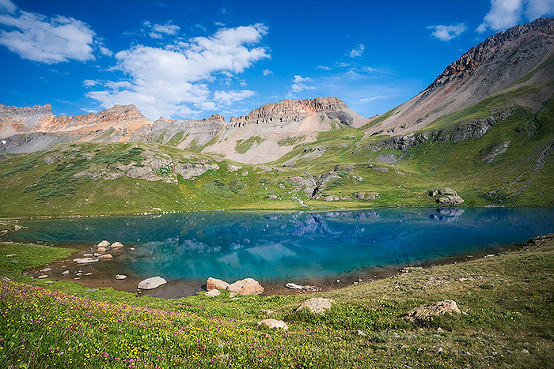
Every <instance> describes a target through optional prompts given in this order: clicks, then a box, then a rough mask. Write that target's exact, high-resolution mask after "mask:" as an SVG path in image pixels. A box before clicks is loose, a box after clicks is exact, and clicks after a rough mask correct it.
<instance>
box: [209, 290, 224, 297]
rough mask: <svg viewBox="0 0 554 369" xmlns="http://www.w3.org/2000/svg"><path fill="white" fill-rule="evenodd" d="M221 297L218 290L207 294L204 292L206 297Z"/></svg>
mask: <svg viewBox="0 0 554 369" xmlns="http://www.w3.org/2000/svg"><path fill="white" fill-rule="evenodd" d="M219 295H221V292H220V291H219V290H210V291H208V292H206V296H208V297H216V296H219Z"/></svg>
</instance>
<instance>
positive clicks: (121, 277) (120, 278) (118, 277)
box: [115, 274, 127, 281]
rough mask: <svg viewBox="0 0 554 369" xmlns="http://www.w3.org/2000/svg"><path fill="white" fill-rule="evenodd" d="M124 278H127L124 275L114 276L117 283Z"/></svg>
mask: <svg viewBox="0 0 554 369" xmlns="http://www.w3.org/2000/svg"><path fill="white" fill-rule="evenodd" d="M126 278H127V276H126V275H125V274H116V275H115V279H117V280H118V281H122V280H124V279H126Z"/></svg>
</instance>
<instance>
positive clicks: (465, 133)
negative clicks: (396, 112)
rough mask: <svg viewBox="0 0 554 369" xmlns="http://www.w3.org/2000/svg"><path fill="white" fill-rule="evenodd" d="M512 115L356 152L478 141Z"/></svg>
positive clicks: (386, 141) (507, 113)
mask: <svg viewBox="0 0 554 369" xmlns="http://www.w3.org/2000/svg"><path fill="white" fill-rule="evenodd" d="M512 114H513V111H512V110H511V109H507V110H505V111H503V112H502V113H499V114H497V115H491V116H489V117H485V118H482V119H472V120H468V121H465V122H461V123H458V124H456V125H455V126H453V127H448V128H445V129H438V130H428V131H422V132H417V133H409V134H406V135H398V136H393V137H389V138H385V139H383V140H380V141H377V142H372V143H370V144H368V145H365V146H364V147H363V148H360V149H356V150H355V151H354V152H355V153H356V152H360V151H362V150H363V149H367V150H371V151H373V152H378V151H381V150H385V149H398V150H402V151H406V150H408V149H409V148H411V147H414V146H418V145H421V144H424V143H427V142H435V141H437V142H460V141H464V140H469V139H477V138H480V137H482V136H483V135H484V134H485V133H487V131H488V130H489V129H491V128H492V127H493V126H494V125H495V124H497V123H498V122H500V121H503V120H505V119H507V118H508V117H509V116H510V115H512Z"/></svg>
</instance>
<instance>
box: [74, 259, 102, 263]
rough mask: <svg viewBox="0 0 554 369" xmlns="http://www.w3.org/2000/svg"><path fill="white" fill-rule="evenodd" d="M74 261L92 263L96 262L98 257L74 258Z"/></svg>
mask: <svg viewBox="0 0 554 369" xmlns="http://www.w3.org/2000/svg"><path fill="white" fill-rule="evenodd" d="M73 261H74V262H76V263H77V264H90V263H96V262H97V261H98V259H93V258H80V259H73Z"/></svg>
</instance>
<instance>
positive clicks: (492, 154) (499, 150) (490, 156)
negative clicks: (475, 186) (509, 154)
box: [482, 141, 512, 164]
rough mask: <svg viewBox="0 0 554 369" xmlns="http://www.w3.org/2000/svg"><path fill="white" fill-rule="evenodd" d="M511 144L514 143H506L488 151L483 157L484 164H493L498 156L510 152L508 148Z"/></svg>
mask: <svg viewBox="0 0 554 369" xmlns="http://www.w3.org/2000/svg"><path fill="white" fill-rule="evenodd" d="M511 142H512V141H504V142H501V143H500V144H498V145H496V146H494V147H492V148H491V149H490V150H488V152H487V153H486V154H485V156H483V159H482V160H483V162H485V164H491V163H492V162H493V161H494V159H495V158H496V157H497V156H498V155H501V154H504V153H505V152H506V151H508V146H510V143H511Z"/></svg>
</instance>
